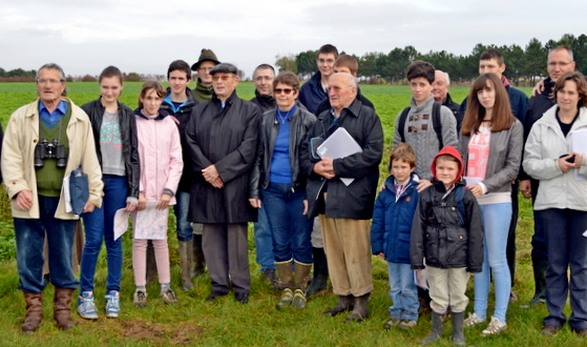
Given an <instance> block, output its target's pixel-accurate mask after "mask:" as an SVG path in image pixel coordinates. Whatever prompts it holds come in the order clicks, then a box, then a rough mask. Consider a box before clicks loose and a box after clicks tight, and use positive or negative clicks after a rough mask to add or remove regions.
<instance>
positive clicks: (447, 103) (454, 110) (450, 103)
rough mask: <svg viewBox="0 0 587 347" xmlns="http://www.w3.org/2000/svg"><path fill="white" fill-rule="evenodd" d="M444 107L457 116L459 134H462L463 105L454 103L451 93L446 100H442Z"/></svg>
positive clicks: (447, 94)
mask: <svg viewBox="0 0 587 347" xmlns="http://www.w3.org/2000/svg"><path fill="white" fill-rule="evenodd" d="M442 105H443V106H446V107H448V108H449V109H450V110H451V111H452V113H453V114H454V115H455V119H456V120H457V133H460V132H461V123H462V122H463V119H462V118H460V117H459V109H460V107H461V105H459V104H457V103H456V102H454V101H453V99H452V98H451V97H450V93H446V98H444V100H442Z"/></svg>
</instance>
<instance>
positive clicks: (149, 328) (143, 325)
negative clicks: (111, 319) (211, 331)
mask: <svg viewBox="0 0 587 347" xmlns="http://www.w3.org/2000/svg"><path fill="white" fill-rule="evenodd" d="M121 325H122V329H123V331H122V335H123V336H124V337H125V338H130V339H133V340H139V341H148V342H149V343H152V344H157V345H159V344H160V345H175V346H182V345H185V346H187V345H193V344H194V343H196V342H197V341H199V340H200V338H201V334H202V333H203V331H204V329H203V328H202V327H200V326H197V325H195V324H194V323H170V324H162V323H152V322H147V321H144V320H141V319H135V320H132V321H123V322H121Z"/></svg>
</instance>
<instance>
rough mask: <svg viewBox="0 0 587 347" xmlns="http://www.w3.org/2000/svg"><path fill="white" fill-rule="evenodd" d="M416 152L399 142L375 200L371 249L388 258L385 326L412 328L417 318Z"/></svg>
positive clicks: (381, 256)
mask: <svg viewBox="0 0 587 347" xmlns="http://www.w3.org/2000/svg"><path fill="white" fill-rule="evenodd" d="M415 167H416V153H415V152H414V149H413V148H412V146H410V145H408V144H407V143H400V144H399V145H398V146H397V147H396V148H395V149H394V150H393V152H392V153H391V157H390V159H389V168H390V174H391V175H390V176H389V177H388V178H387V179H386V180H385V189H383V190H382V191H381V192H380V193H379V196H378V197H377V200H376V202H375V209H374V211H373V221H372V224H371V250H372V252H373V254H375V255H377V256H379V257H380V258H382V259H385V260H386V261H387V266H388V271H389V296H390V297H391V301H392V303H393V304H392V305H391V306H390V307H389V320H388V321H387V322H386V323H385V325H384V326H383V327H384V328H385V329H390V328H391V327H393V326H399V327H400V328H402V329H409V328H412V327H414V326H416V322H417V321H418V309H419V308H420V303H419V302H418V290H417V287H416V282H415V281H414V271H413V270H412V268H411V266H410V235H411V233H412V221H413V219H414V212H415V211H416V208H417V206H418V190H417V186H418V181H419V178H418V176H417V175H416V174H415V173H414V168H415Z"/></svg>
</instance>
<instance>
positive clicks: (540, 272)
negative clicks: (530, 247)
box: [529, 259, 548, 306]
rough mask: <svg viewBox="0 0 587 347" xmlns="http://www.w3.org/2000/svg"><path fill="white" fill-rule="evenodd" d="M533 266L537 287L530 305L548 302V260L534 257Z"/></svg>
mask: <svg viewBox="0 0 587 347" xmlns="http://www.w3.org/2000/svg"><path fill="white" fill-rule="evenodd" d="M532 268H533V269H534V284H535V286H536V289H535V291H534V297H533V298H532V300H530V304H529V306H534V305H538V304H543V303H545V302H546V269H547V268H548V261H545V260H541V259H540V260H539V259H532Z"/></svg>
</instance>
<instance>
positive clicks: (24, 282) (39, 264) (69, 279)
mask: <svg viewBox="0 0 587 347" xmlns="http://www.w3.org/2000/svg"><path fill="white" fill-rule="evenodd" d="M58 204H59V197H46V196H40V195H39V210H40V218H39V219H24V218H14V232H15V238H16V264H17V267H18V277H19V282H20V284H19V286H18V288H19V289H20V290H22V291H23V292H27V293H41V292H42V291H43V289H44V288H45V285H46V283H45V280H44V279H43V242H44V240H45V233H47V243H48V246H49V271H50V272H51V283H53V285H54V286H55V287H57V288H71V289H75V288H77V287H78V285H79V282H78V280H77V278H76V277H75V275H74V273H73V261H72V246H73V233H74V230H75V224H76V222H77V221H75V220H62V219H56V218H55V217H54V216H55V211H56V210H57V205H58Z"/></svg>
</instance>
